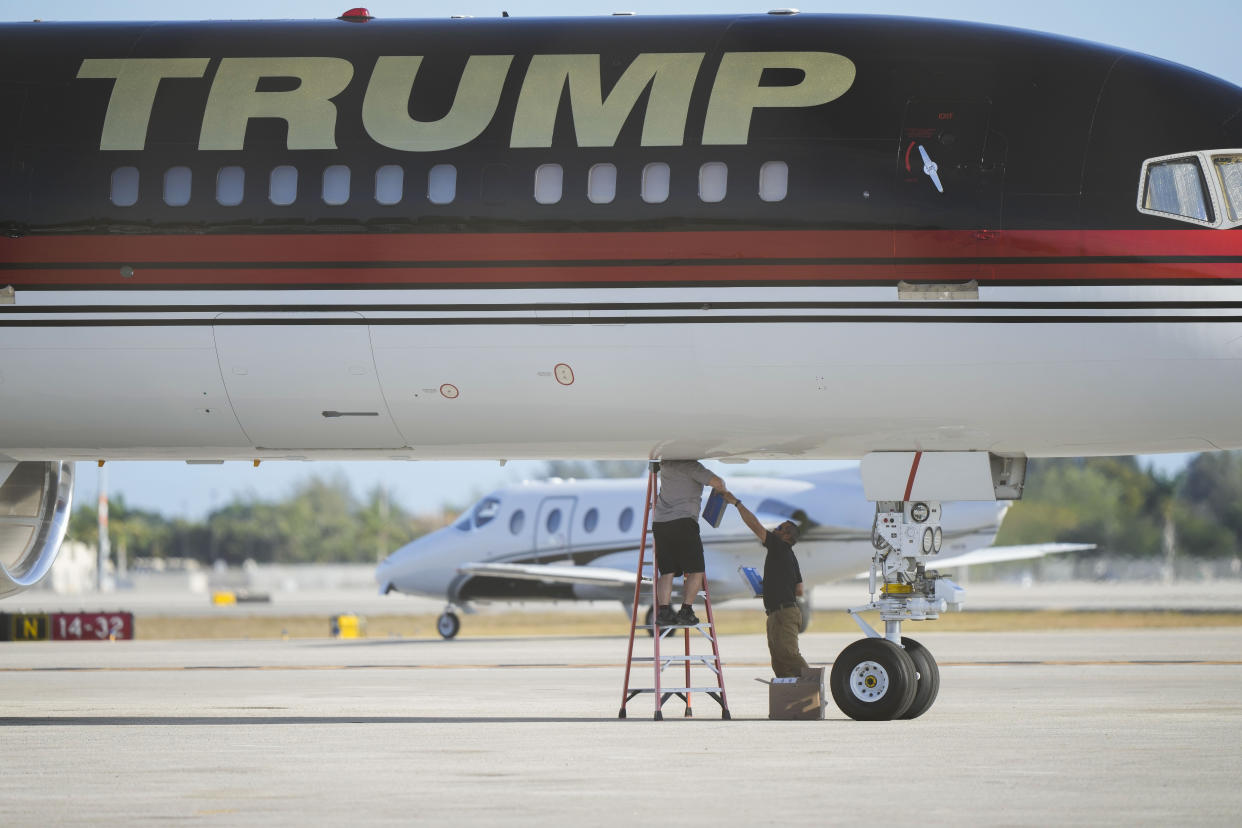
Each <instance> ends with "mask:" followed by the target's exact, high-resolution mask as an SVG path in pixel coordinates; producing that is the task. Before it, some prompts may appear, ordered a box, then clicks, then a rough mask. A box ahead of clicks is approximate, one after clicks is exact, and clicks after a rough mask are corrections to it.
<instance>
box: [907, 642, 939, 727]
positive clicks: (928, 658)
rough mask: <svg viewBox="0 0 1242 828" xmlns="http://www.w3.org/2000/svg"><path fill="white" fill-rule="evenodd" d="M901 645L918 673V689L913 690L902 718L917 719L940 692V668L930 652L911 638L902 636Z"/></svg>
mask: <svg viewBox="0 0 1242 828" xmlns="http://www.w3.org/2000/svg"><path fill="white" fill-rule="evenodd" d="M901 646H903V647H905V649H906V655H908V656H910V660H911V661H913V662H914V670H915V672H916V673H917V674H918V680H917V681H918V689H917V690H915V691H914V701H912V702H910V706H909V707H907V708H906V712H905V713H902V714H901V718H903V719H917V718H918V717H919V716H922V715H923V714H924V713H926V712H927V711H928V709H929V708H930V707H931V706H932V703H933V702H935V701H936V695H937V694H939V693H940V668H939V667H937V666H936V659H934V658H932V654H931V652H930V651H929V650H928V649H927V648H926V647H924V646H923V645H922V644H920V643H919V642H917V641H915V640H914V639H913V638H902V639H901Z"/></svg>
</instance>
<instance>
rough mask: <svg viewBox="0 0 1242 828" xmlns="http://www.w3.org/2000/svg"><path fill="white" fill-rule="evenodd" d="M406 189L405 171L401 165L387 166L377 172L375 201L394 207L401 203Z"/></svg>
mask: <svg viewBox="0 0 1242 828" xmlns="http://www.w3.org/2000/svg"><path fill="white" fill-rule="evenodd" d="M404 189H405V170H404V169H403V168H402V167H401V165H399V164H386V165H384V166H383V167H380V168H379V169H378V170H376V171H375V201H376V202H377V203H379V204H385V205H389V206H391V205H393V204H397V203H399V202H400V201H401V192H402V191H403V190H404Z"/></svg>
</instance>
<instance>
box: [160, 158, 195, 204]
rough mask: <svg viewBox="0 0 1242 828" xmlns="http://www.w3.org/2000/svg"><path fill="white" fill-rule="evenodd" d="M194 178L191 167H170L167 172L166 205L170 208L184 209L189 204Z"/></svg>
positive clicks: (165, 181)
mask: <svg viewBox="0 0 1242 828" xmlns="http://www.w3.org/2000/svg"><path fill="white" fill-rule="evenodd" d="M192 176H193V174H192V173H191V172H190V168H189V167H169V168H168V169H167V170H165V171H164V203H165V204H167V205H168V206H169V207H184V206H185V205H187V204H189V203H190V182H191V180H192Z"/></svg>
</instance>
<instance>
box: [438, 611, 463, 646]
mask: <svg viewBox="0 0 1242 828" xmlns="http://www.w3.org/2000/svg"><path fill="white" fill-rule="evenodd" d="M436 632H438V633H439V634H440V637H441V638H445V639H449V638H456V637H457V633H459V632H461V619H460V618H458V617H457V613H455V612H442V613H440V617H439V618H437V619H436Z"/></svg>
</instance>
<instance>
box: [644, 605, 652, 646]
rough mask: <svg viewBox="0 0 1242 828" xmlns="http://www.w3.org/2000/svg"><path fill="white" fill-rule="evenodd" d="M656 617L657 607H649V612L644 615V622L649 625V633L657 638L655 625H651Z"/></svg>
mask: <svg viewBox="0 0 1242 828" xmlns="http://www.w3.org/2000/svg"><path fill="white" fill-rule="evenodd" d="M654 619H655V607H647V614H646V615H644V616H643V623H644V624H646V625H647V635H648V636H650V637H652V638H655V627H653V626H651V623H652V621H653V620H654Z"/></svg>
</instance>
